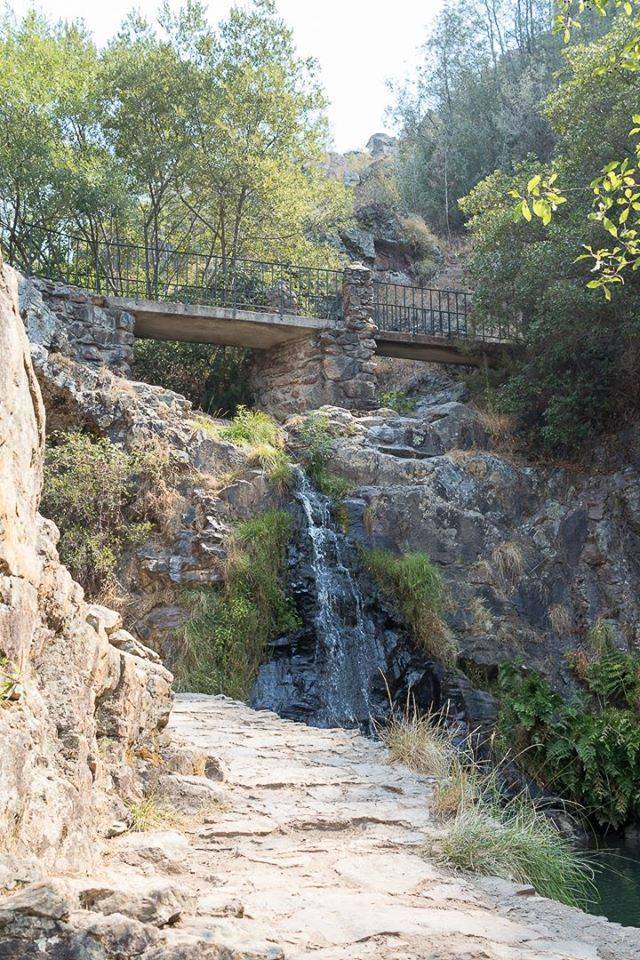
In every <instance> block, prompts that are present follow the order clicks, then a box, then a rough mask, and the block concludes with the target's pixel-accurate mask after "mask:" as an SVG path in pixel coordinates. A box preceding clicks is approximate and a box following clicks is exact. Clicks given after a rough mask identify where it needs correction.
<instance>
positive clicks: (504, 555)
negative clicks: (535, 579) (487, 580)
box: [491, 540, 524, 586]
mask: <svg viewBox="0 0 640 960" xmlns="http://www.w3.org/2000/svg"><path fill="white" fill-rule="evenodd" d="M491 560H492V562H493V566H494V568H495V570H496V571H497V573H498V576H499V577H500V579H501V580H502V582H503V583H504V584H511V585H512V586H513V585H515V584H516V583H517V582H518V580H519V579H520V577H521V576H522V574H523V572H524V557H523V555H522V548H521V547H520V545H519V544H517V543H516V542H515V541H514V540H505V541H504V542H503V543H499V544H498V546H497V547H495V548H494V550H493V553H492V554H491Z"/></svg>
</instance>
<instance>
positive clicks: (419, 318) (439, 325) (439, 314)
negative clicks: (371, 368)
mask: <svg viewBox="0 0 640 960" xmlns="http://www.w3.org/2000/svg"><path fill="white" fill-rule="evenodd" d="M373 290H374V293H373V301H374V306H373V315H374V320H375V322H376V326H377V327H378V329H379V330H380V331H381V332H382V333H384V332H385V331H389V332H393V333H408V334H410V335H411V336H414V337H415V336H419V335H422V336H430V337H437V338H444V339H447V340H482V341H484V342H494V343H505V342H508V341H513V340H517V339H518V336H517V331H516V329H515V325H513V324H498V323H493V324H492V323H489V322H487V321H486V320H480V319H479V318H478V317H477V315H474V312H473V296H472V294H471V293H470V292H469V291H467V290H439V289H437V288H436V287H412V286H409V285H405V284H402V283H392V282H390V281H388V280H379V279H374V282H373Z"/></svg>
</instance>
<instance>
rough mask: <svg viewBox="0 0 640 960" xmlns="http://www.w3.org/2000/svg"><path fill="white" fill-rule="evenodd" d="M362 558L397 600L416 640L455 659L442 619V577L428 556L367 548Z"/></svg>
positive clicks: (449, 659)
mask: <svg viewBox="0 0 640 960" xmlns="http://www.w3.org/2000/svg"><path fill="white" fill-rule="evenodd" d="M363 558H364V565H365V568H366V569H367V570H368V572H369V573H370V574H371V575H372V576H373V578H374V579H375V580H376V582H377V583H378V585H379V587H380V589H381V590H382V591H383V592H384V593H385V594H387V595H388V596H389V597H390V598H391V599H392V600H393V601H394V602H395V603H397V605H398V607H399V609H400V612H401V613H402V616H403V617H404V619H405V620H406V621H407V624H408V626H409V627H410V628H411V632H412V634H413V636H414V638H415V640H416V643H418V644H419V645H420V646H421V647H422V648H423V649H424V650H426V652H427V653H429V654H431V656H433V657H436V658H437V659H438V660H441V661H442V662H443V663H446V664H453V663H455V660H456V653H457V650H456V645H455V641H454V639H453V636H452V635H451V632H450V631H449V629H448V627H447V625H446V624H445V623H444V621H443V620H442V610H443V597H444V588H443V585H442V578H441V576H440V573H439V571H438V569H437V567H435V566H434V565H433V563H432V562H431V560H430V559H429V557H428V556H427V555H426V554H425V553H421V552H419V551H414V552H411V553H405V554H402V555H399V554H395V553H393V552H392V551H391V550H382V549H374V550H366V551H364V552H363Z"/></svg>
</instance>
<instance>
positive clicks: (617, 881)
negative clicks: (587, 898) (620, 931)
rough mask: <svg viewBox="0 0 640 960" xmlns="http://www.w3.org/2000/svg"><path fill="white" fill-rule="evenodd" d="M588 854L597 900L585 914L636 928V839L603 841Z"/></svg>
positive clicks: (639, 890) (639, 868)
mask: <svg viewBox="0 0 640 960" xmlns="http://www.w3.org/2000/svg"><path fill="white" fill-rule="evenodd" d="M605 843H606V846H604V844H605ZM592 855H593V859H594V864H595V869H596V876H595V883H596V887H597V898H598V899H597V902H595V903H592V904H591V905H590V906H589V908H588V910H589V913H593V914H596V915H598V916H604V917H607V919H608V920H613V921H614V922H615V923H622V924H623V925H624V926H626V927H640V840H638V841H634V842H630V841H628V840H627V841H625V840H619V841H616V840H613V841H610V840H606V841H603V845H602V846H601V849H599V850H594V851H593V853H592Z"/></svg>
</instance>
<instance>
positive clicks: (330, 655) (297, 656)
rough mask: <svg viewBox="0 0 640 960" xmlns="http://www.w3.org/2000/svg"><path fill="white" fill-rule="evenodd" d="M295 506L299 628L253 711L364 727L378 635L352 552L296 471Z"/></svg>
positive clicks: (379, 664)
mask: <svg viewBox="0 0 640 960" xmlns="http://www.w3.org/2000/svg"><path fill="white" fill-rule="evenodd" d="M294 498H295V502H296V503H297V505H298V507H299V510H300V516H301V530H300V546H299V555H298V557H297V563H294V564H293V566H294V576H293V578H292V579H293V581H294V582H293V584H292V589H293V593H294V595H296V597H297V599H298V600H299V601H300V602H299V606H301V607H302V608H303V609H302V612H303V616H304V619H305V625H304V627H303V630H302V631H300V632H299V633H298V634H296V635H294V637H290V638H283V639H282V640H281V641H278V642H277V643H276V645H275V650H274V653H275V656H274V659H272V660H270V661H269V662H268V663H266V664H264V665H263V667H262V668H261V670H260V674H259V677H258V681H257V683H256V687H255V690H254V695H253V704H254V706H257V707H262V708H269V709H274V710H276V711H277V712H279V713H281V714H282V715H283V716H287V715H288V716H293V717H296V718H304V719H306V720H307V722H309V723H312V724H314V725H315V726H322V727H335V726H342V727H355V726H360V727H368V726H369V725H370V721H371V717H372V715H373V714H374V711H373V709H372V689H373V687H374V686H378V687H379V685H380V682H381V680H382V677H381V674H380V669H381V668H383V667H384V664H385V651H384V649H383V644H382V642H381V633H382V632H383V631H382V629H381V627H380V624H379V623H376V620H375V618H374V617H373V616H372V615H371V613H370V611H369V610H368V606H369V604H368V603H367V601H366V599H365V597H364V596H363V594H362V590H361V587H360V585H359V583H358V579H357V577H356V576H354V574H353V573H352V571H351V569H350V565H351V563H350V561H351V559H352V558H351V557H350V556H349V554H350V553H351V552H353V551H352V549H351V548H350V547H349V545H348V543H347V540H346V537H345V536H344V534H343V533H342V532H341V531H340V530H339V529H338V528H337V527H336V525H335V524H334V523H333V521H332V517H331V503H330V501H329V499H328V498H327V497H325V496H323V495H322V494H321V493H319V492H318V491H317V490H314V488H313V487H312V486H311V484H310V482H309V479H308V478H307V476H306V475H305V474H304V473H303V472H302V471H301V470H296V487H295V493H294ZM296 566H297V568H298V569H297V570H296V569H295V568H296ZM278 649H280V656H278ZM283 652H284V656H283V655H282V653H283Z"/></svg>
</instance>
